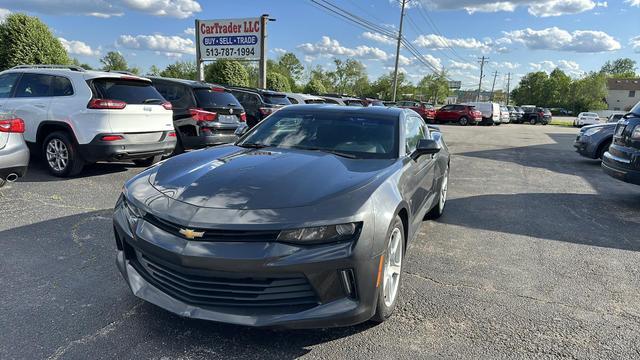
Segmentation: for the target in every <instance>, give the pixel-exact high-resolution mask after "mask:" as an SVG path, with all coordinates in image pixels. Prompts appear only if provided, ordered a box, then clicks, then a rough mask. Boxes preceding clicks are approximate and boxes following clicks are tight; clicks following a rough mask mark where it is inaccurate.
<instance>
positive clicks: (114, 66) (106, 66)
mask: <svg viewBox="0 0 640 360" xmlns="http://www.w3.org/2000/svg"><path fill="white" fill-rule="evenodd" d="M100 62H101V63H102V70H104V71H129V65H128V64H127V60H125V58H124V56H122V54H120V53H119V52H117V51H109V52H108V53H107V54H106V55H105V56H104V57H103V58H102V59H100Z"/></svg>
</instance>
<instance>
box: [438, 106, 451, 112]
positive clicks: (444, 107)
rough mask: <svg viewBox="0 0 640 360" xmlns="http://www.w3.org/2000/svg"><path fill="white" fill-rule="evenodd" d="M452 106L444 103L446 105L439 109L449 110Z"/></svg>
mask: <svg viewBox="0 0 640 360" xmlns="http://www.w3.org/2000/svg"><path fill="white" fill-rule="evenodd" d="M452 107H453V106H452V105H446V106H443V107H441V108H440V110H442V111H450V110H451V108H452Z"/></svg>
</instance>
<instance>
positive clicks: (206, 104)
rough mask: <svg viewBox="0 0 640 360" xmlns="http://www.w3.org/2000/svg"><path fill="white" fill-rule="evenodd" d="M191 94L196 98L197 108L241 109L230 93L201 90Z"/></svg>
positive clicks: (195, 90) (207, 89)
mask: <svg viewBox="0 0 640 360" xmlns="http://www.w3.org/2000/svg"><path fill="white" fill-rule="evenodd" d="M193 93H194V94H195V96H196V101H197V103H198V106H199V107H203V108H210V107H220V106H230V107H242V105H240V103H239V102H238V100H237V99H236V97H235V96H233V95H232V94H231V93H230V92H226V91H219V90H212V89H209V88H201V89H194V90H193Z"/></svg>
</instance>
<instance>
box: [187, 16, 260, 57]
mask: <svg viewBox="0 0 640 360" xmlns="http://www.w3.org/2000/svg"><path fill="white" fill-rule="evenodd" d="M196 41H197V43H198V58H199V59H198V60H199V61H208V60H219V59H235V60H259V59H260V45H261V29H260V18H259V17H258V18H248V19H224V20H197V21H196Z"/></svg>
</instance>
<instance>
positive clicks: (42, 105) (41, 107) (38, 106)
mask: <svg viewBox="0 0 640 360" xmlns="http://www.w3.org/2000/svg"><path fill="white" fill-rule="evenodd" d="M33 106H35V107H37V108H40V109H44V108H45V107H47V105H45V104H35V105H33Z"/></svg>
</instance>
